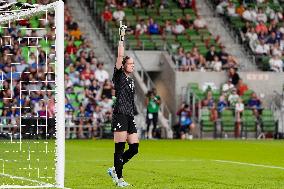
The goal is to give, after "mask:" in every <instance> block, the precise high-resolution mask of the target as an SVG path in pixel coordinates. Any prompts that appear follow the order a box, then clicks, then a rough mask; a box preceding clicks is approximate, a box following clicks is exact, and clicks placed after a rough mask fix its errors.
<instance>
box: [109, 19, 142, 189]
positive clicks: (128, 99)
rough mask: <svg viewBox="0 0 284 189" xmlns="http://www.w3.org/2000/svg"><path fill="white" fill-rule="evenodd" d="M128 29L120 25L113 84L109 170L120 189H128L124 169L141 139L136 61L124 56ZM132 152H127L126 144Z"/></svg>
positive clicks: (135, 151) (136, 151) (136, 150)
mask: <svg viewBox="0 0 284 189" xmlns="http://www.w3.org/2000/svg"><path fill="white" fill-rule="evenodd" d="M126 28H127V26H125V25H122V22H120V28H119V34H120V40H119V44H118V57H117V60H116V64H115V67H114V73H113V78H112V81H113V83H114V89H115V96H116V101H115V103H114V107H113V118H112V130H113V133H114V143H115V152H114V166H113V167H111V168H109V169H108V171H107V172H108V174H109V175H110V176H111V178H112V180H113V182H114V183H115V184H116V185H117V186H118V187H127V186H129V185H130V184H128V183H127V182H126V181H125V180H124V179H123V176H122V170H123V166H124V165H125V163H127V162H128V161H129V160H130V159H131V158H132V157H133V156H134V155H136V154H137V153H138V146H139V140H138V135H137V129H136V123H135V121H134V116H135V115H136V114H137V109H136V106H135V102H134V95H135V87H134V80H133V78H131V77H130V75H131V73H133V71H134V61H133V59H132V58H131V57H129V56H124V45H123V41H124V36H125V31H126ZM126 141H127V143H128V146H129V149H128V150H126V151H124V148H125V143H126Z"/></svg>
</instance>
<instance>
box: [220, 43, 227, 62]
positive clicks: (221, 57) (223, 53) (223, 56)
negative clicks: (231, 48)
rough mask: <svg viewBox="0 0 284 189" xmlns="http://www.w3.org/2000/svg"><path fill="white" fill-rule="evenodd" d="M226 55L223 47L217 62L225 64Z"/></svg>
mask: <svg viewBox="0 0 284 189" xmlns="http://www.w3.org/2000/svg"><path fill="white" fill-rule="evenodd" d="M228 56H229V55H228V53H227V52H226V49H225V47H222V48H221V51H220V52H219V60H221V62H222V65H225V64H227V60H228Z"/></svg>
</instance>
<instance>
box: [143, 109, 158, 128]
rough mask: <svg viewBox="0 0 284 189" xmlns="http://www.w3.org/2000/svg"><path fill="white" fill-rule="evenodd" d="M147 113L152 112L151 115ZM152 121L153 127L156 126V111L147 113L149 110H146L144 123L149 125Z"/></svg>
mask: <svg viewBox="0 0 284 189" xmlns="http://www.w3.org/2000/svg"><path fill="white" fill-rule="evenodd" d="M149 114H152V115H149ZM152 121H153V125H154V127H156V126H157V122H158V112H157V113H149V112H147V117H146V124H147V125H151V122H152Z"/></svg>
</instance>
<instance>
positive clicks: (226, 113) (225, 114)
mask: <svg viewBox="0 0 284 189" xmlns="http://www.w3.org/2000/svg"><path fill="white" fill-rule="evenodd" d="M221 117H233V111H232V110H224V111H222V112H221Z"/></svg>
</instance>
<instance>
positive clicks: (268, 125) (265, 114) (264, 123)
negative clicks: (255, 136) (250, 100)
mask: <svg viewBox="0 0 284 189" xmlns="http://www.w3.org/2000/svg"><path fill="white" fill-rule="evenodd" d="M260 120H261V127H262V132H264V133H275V132H276V125H277V124H276V123H277V122H276V121H275V120H274V116H273V113H272V111H271V110H267V109H264V110H263V111H262V114H261V116H260Z"/></svg>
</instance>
